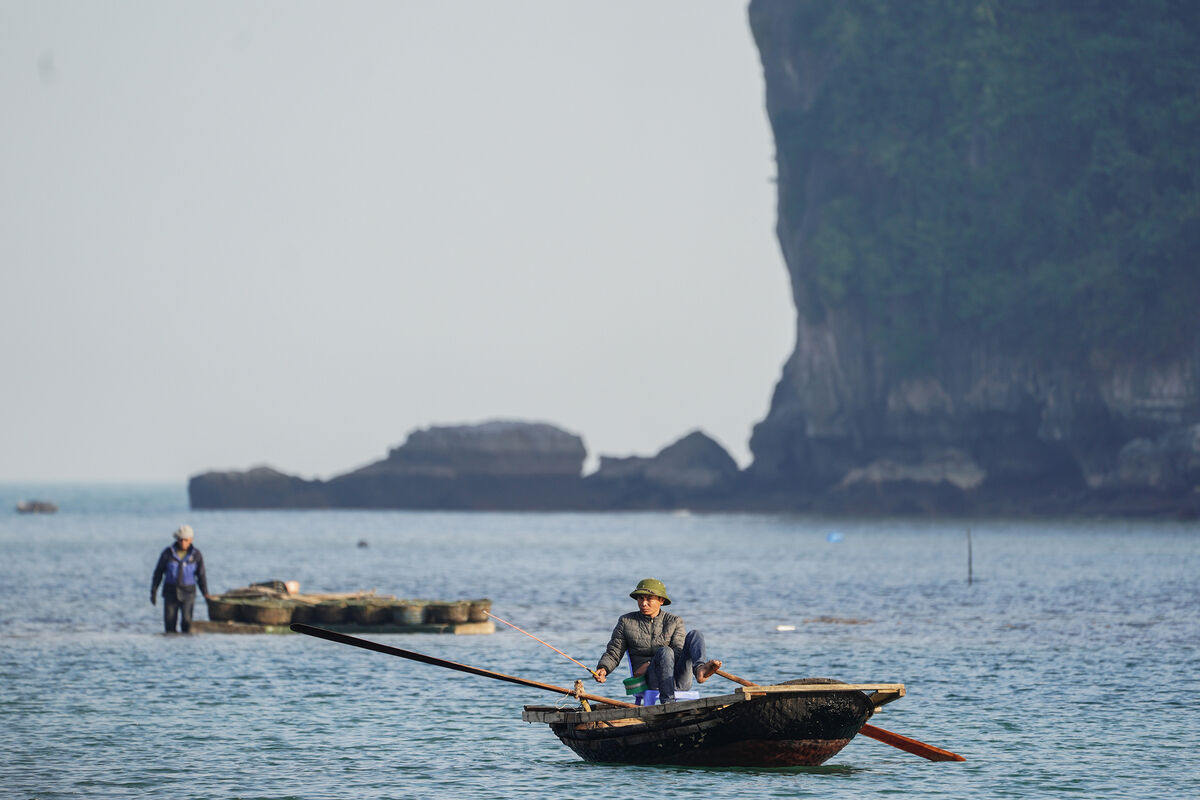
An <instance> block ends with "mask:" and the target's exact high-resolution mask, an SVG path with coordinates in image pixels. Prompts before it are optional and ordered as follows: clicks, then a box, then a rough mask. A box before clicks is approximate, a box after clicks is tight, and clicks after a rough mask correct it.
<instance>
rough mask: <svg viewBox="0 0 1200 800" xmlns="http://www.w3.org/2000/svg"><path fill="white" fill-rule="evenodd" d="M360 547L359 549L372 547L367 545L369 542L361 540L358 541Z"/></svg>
mask: <svg viewBox="0 0 1200 800" xmlns="http://www.w3.org/2000/svg"><path fill="white" fill-rule="evenodd" d="M358 546H359V547H369V546H370V545H368V544H367V540H366V539H359V540H358Z"/></svg>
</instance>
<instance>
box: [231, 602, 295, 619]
mask: <svg viewBox="0 0 1200 800" xmlns="http://www.w3.org/2000/svg"><path fill="white" fill-rule="evenodd" d="M294 606H295V604H294V603H290V602H288V601H286V600H245V601H243V602H241V603H239V604H238V618H239V619H241V620H242V621H243V622H253V623H255V624H258V625H287V624H288V623H289V622H291V621H292V609H293V608H294Z"/></svg>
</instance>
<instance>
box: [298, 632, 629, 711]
mask: <svg viewBox="0 0 1200 800" xmlns="http://www.w3.org/2000/svg"><path fill="white" fill-rule="evenodd" d="M291 629H292V630H294V631H295V632H296V633H304V634H308V635H309V636H316V637H317V638H318V639H328V640H329V641H331V642H337V643H338V644H348V645H351V646H352V647H361V648H363V649H364V650H374V651H375V652H376V653H386V654H387V655H389V656H399V657H400V658H408V659H411V660H413V661H420V662H421V663H423V664H432V665H433V666H435V667H445V668H446V669H453V670H458V671H459V672H466V673H468V674H471V675H480V676H482V677H484V678H495V679H496V680H498V681H508V682H509V683H516V684H520V685H521V686H532V687H534V688H535V689H544V690H545V691H547V692H558V693H559V694H564V695H567V696H568V697H579V698H581V699H587V700H593V701H595V702H597V703H606V704H607V705H610V706H620V707H621V708H636V706H634V705H633V703H625V702H622V701H620V700H610V699H609V698H607V697H600V696H598V695H594V694H586V693H584V692H579V693H578V694H576V693H575V692H574V691H573V690H571V689H564V688H562V687H561V686H555V685H553V684H550V683H540V682H538V681H531V680H528V679H527V678H518V677H516V676H514V675H505V674H504V673H502V672H492V671H491V670H487V669H480V668H479V667H472V666H468V665H467V664H459V663H457V662H455V661H446V660H444V659H441V658H434V657H433V656H427V655H425V654H423V653H414V652H413V651H412V650H401V649H400V648H399V647H389V646H388V645H386V644H380V643H379V642H372V641H370V640H369V639H360V638H358V637H357V636H347V635H346V634H344V633H338V632H337V631H331V630H326V629H325V628H316V627H313V626H312V625H305V624H304V623H301V622H293V623H292V625H291Z"/></svg>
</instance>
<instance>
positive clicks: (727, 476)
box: [587, 431, 741, 509]
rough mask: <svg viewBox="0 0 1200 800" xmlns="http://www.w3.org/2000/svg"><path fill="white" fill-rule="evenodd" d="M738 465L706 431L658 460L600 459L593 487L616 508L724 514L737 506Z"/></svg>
mask: <svg viewBox="0 0 1200 800" xmlns="http://www.w3.org/2000/svg"><path fill="white" fill-rule="evenodd" d="M740 478H741V473H740V470H739V469H738V466H737V462H735V461H734V460H733V458H732V457H731V456H730V455H729V453H727V452H726V451H725V449H724V448H723V447H721V445H719V444H717V442H716V441H714V440H713V439H712V438H711V437H709V436H707V435H706V434H705V433H703V432H702V431H692V432H691V433H689V434H687V435H686V436H684V437H683V438H681V439H679V440H678V441H676V442H673V443H672V444H669V445H667V446H666V447H664V448H663V449H662V450H660V451H659V452H658V453H657V454H656V455H654V456H652V457H646V456H626V457H622V458H616V457H612V456H601V457H600V468H599V469H598V470H596V472H595V473H594V474H593V475H590V476H588V478H587V483H588V485H589V487H591V488H592V489H593V490H594V491H595V492H596V493H597V494H598V495H602V496H605V497H606V498H607V500H606V504H607V505H609V506H610V507H614V508H701V509H708V508H714V507H716V508H721V507H728V505H729V504H730V503H731V502H735V500H734V495H735V494H736V492H737V491H738V489H739V488H740Z"/></svg>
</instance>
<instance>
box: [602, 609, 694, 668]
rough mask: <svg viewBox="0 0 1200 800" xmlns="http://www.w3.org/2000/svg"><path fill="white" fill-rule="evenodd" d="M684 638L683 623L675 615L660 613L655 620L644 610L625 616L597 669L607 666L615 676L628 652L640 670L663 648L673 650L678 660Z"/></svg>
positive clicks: (619, 620) (618, 621)
mask: <svg viewBox="0 0 1200 800" xmlns="http://www.w3.org/2000/svg"><path fill="white" fill-rule="evenodd" d="M683 637H684V631H683V620H682V619H680V618H679V617H677V616H675V615H674V614H668V613H667V612H666V611H659V612H658V616H657V617H654V618H653V619H651V618H650V617H647V616H646V615H645V614H643V613H642V612H641V611H631V612H630V613H628V614H622V615H621V618H620V619H618V620H617V625H616V627H614V628H613V632H612V638H611V639H609V640H608V647H607V648H605V650H604V655H602V656H601V657H600V663H598V664H597V665H596V669H600V668H601V667H603V668H604V669H605V670H607V671H608V673H609V674H610V675H611V674H612V673H613V671H614V670H616V668H617V665H618V664H620V663H621V656H623V655H625V653H626V652H628V653H629V660H630V661H631V662H633V668H634V669H637V668H638V667H640V666H641V665H642V664H645V663H646V662H647V661H649V660H650V659H651V658H653V657H654V651H655V650H656V649H658V648H659V647H669V648H671V649H672V650H674V651H675V655H676V657H678V656H679V654H680V653H682V652H683Z"/></svg>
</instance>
